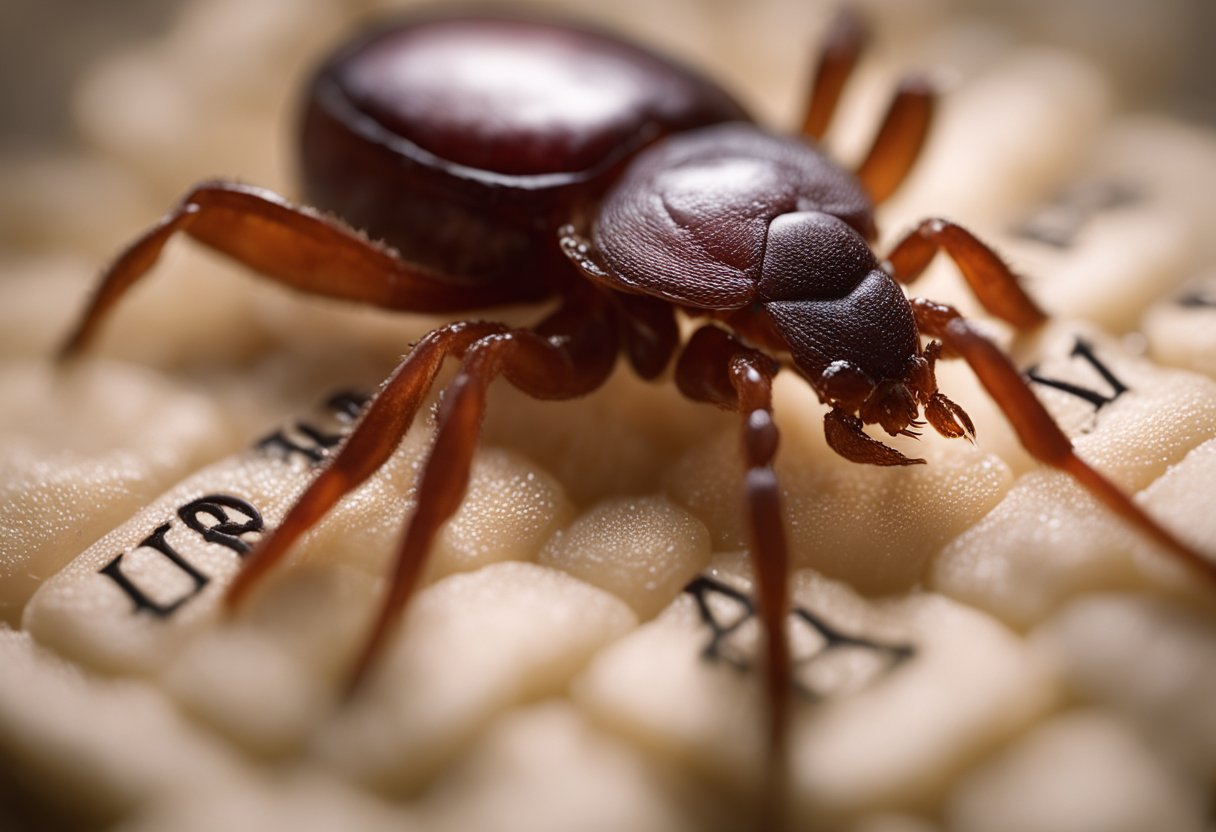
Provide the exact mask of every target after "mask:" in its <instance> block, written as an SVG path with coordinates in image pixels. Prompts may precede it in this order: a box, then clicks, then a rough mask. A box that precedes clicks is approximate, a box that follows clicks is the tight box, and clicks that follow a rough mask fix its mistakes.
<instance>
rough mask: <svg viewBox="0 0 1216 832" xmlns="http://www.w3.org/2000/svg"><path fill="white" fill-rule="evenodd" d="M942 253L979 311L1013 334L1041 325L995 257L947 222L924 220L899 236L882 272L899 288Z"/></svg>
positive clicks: (1041, 318) (1038, 314) (1031, 305)
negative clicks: (1005, 325)
mask: <svg viewBox="0 0 1216 832" xmlns="http://www.w3.org/2000/svg"><path fill="white" fill-rule="evenodd" d="M939 249H940V250H944V251H945V252H946V254H948V255H950V258H951V259H952V260H954V262H955V264H956V265H957V266H958V268H959V271H960V272H962V275H963V277H964V278H965V279H966V280H967V283H968V284H969V285H970V286H971V291H973V292H975V296H976V297H977V298H978V299H979V302H980V303H981V304H982V305H983V307H984V308H985V309H987V310H988V311H989V312H991V313H992V314H993V315H995V316H997V317H998V318H1001V319H1003V320H1005V321H1008V322H1009V323H1011V324H1013V325H1014V326H1015V327H1017V328H1019V329H1030V328H1031V327H1034V326H1038V325H1039V324H1041V323H1043V322H1044V321H1045V320H1047V315H1046V314H1044V312H1043V310H1041V309H1039V306H1038V304H1036V303H1035V302H1034V301H1033V300H1031V298H1030V296H1029V295H1027V294H1026V292H1025V290H1023V289H1022V287H1021V285H1020V284H1019V283H1018V278H1017V275H1015V274H1014V273H1013V271H1012V270H1010V268H1009V267H1008V266H1007V265H1005V263H1004V261H1003V260H1001V258H1000V255H998V254H997V253H996V252H995V251H993V250H992V249H991V248H989V247H988V246H987V245H985V244H984V243H983V242H981V241H980V240H979V239H978V238H977V237H976V236H975V235H974V234H972V233H971V232H970V231H968V230H967V229H965V228H963V227H962V226H959V225H955V224H954V223H952V222H950V221H949V220H942V219H929V220H925V221H924V222H922V223H921V224H920V225H919V226H917V228H916V229H915V230H914V231H912V232H910V233H909V234H908V235H907V236H905V237H904V238H903V239H902V240H900V241H899V243H897V244H896V246H895V248H894V249H892V250H891V253H890V254H889V255H887V259H886V263H885V267H886V269H887V271H888V272H889V273H890V275H891V277H893V278H895V279H896V280H898V281H899V282H900V283H912V282H914V281H915V280H916V279H917V278H918V277H920V275H921V273H922V272H924V270H925V268H926V267H927V266H928V265H929V262H930V261H931V260H932V259H933V256H934V255H935V254H937V252H938V250H939Z"/></svg>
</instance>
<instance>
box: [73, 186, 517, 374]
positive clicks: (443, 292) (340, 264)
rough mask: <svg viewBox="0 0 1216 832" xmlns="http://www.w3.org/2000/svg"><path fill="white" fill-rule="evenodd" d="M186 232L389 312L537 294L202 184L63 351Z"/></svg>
mask: <svg viewBox="0 0 1216 832" xmlns="http://www.w3.org/2000/svg"><path fill="white" fill-rule="evenodd" d="M179 231H181V232H185V233H186V234H188V235H190V236H191V237H193V238H194V239H196V240H198V241H199V242H201V243H203V244H204V245H206V246H208V247H210V248H212V249H215V250H216V251H219V252H222V253H223V254H226V255H228V256H229V257H232V258H234V259H235V260H237V261H238V262H240V263H243V264H244V265H246V266H248V267H250V268H252V269H255V270H257V271H259V272H261V273H262V274H263V275H265V276H267V277H269V278H271V279H272V280H275V281H278V282H279V283H283V284H285V285H287V286H291V287H293V288H295V289H299V290H302V291H305V292H310V293H312V294H317V295H324V296H327V297H333V298H342V299H345V300H353V301H360V302H363V303H368V304H373V305H375V306H380V307H383V308H386V309H400V310H405V311H414V312H433V313H441V312H459V311H467V310H469V309H479V308H484V307H487V306H492V305H495V304H499V303H505V302H512V303H516V302H522V301H526V300H529V299H531V298H530V297H529V296H528V293H527V291H526V288H525V287H520V286H518V285H514V284H511V283H499V284H496V285H489V286H484V285H469V284H468V283H467V281H465V282H462V281H460V280H459V279H456V278H452V277H450V276H446V275H442V274H438V273H436V272H434V271H431V270H429V269H426V268H424V267H422V266H419V265H416V264H410V263H406V262H405V261H403V260H402V259H401V258H400V257H398V256H397V255H396V253H394V252H393V251H392V250H391V249H389V248H387V247H385V246H383V245H380V244H379V243H376V242H373V241H372V240H369V239H367V238H366V237H364V236H363V235H361V234H360V233H358V232H357V231H354V230H353V229H351V228H350V227H349V226H347V225H345V224H343V223H342V222H340V221H339V220H336V219H333V218H331V217H327V216H324V215H322V214H320V213H317V212H316V211H314V210H312V209H309V208H303V207H299V206H296V205H292V204H290V203H289V202H287V201H286V200H285V199H283V198H282V197H280V196H279V195H277V194H275V193H273V192H271V191H268V190H266V189H264V188H255V187H252V186H249V185H241V184H239V183H235V182H225V181H214V182H204V183H202V184H200V185H197V186H195V188H194V189H193V190H191V191H190V193H188V194H187V195H186V196H185V197H184V198H183V199H182V201H181V202H180V203H179V204H178V205H177V207H176V208H174V209H173V210H172V211H170V212H169V213H168V214H167V215H165V217H163V218H162V219H161V220H160V222H158V223H157V224H156V225H155V226H153V227H152V228H150V229H149V230H148V231H146V232H145V233H144V234H143V236H141V237H139V238H138V239H137V240H135V241H134V242H133V243H132V244H131V245H130V246H128V247H127V249H126V250H125V251H123V252H122V254H120V255H119V256H118V259H116V260H115V261H114V262H113V263H112V264H111V265H110V267H109V268H108V269H107V270H106V271H105V272H104V273H103V274H102V277H101V281H100V284H99V285H98V287H97V291H96V293H95V294H94V295H93V298H92V300H91V301H90V304H89V306H88V308H87V309H86V311H85V313H84V314H83V315H82V317H81V319H80V321H79V323H78V324H77V326H76V329H75V330H74V331H73V333H72V335H71V336H70V337H69V338H68V340H67V341H66V342H65V344H64V346H63V348H62V350H61V353H60V354H61V357H64V358H66V357H70V356H71V355H74V354H76V353H79V352H80V351H81V350H82V349H83V348H84V347H85V345H86V344H87V343H88V342H89V341H90V340H91V339H92V337H93V336H94V334H95V333H96V330H97V328H98V326H99V324H100V323H101V321H102V319H103V318H104V317H105V315H106V314H107V313H108V312H109V311H110V310H111V309H112V308H113V307H114V306H115V304H117V303H118V301H119V300H120V299H121V298H122V296H123V295H124V294H126V292H127V290H128V289H130V288H131V286H132V285H134V284H135V282H136V281H137V280H139V279H140V278H141V277H142V276H143V275H144V274H145V273H146V272H147V271H148V270H149V269H150V268H151V267H152V266H153V265H154V264H155V263H156V260H157V258H158V257H159V256H160V252H161V249H162V248H164V245H165V243H166V242H168V240H169V238H170V237H172V236H173V235H174V234H176V233H177V232H179Z"/></svg>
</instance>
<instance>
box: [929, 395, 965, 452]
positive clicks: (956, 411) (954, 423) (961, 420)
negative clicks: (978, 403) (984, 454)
mask: <svg viewBox="0 0 1216 832" xmlns="http://www.w3.org/2000/svg"><path fill="white" fill-rule="evenodd" d="M925 418H927V419H928V420H929V424H931V425H933V428H934V430H936V431H937V432H938V433H940V434H941V435H942V436H944V437H946V438H947V439H957V438H958V437H960V436H962V437H965V438H966V440H967V441H968V442H970V443H971V444H973V445H974V444H975V424H974V423H973V422H972V421H971V417H970V416H968V415H967V411H965V410H963V409H962V408H961V407H959V406H958V405H957V404H955V403H954V402H952V401H950V400H949V399H948V398H946V397H945V395H943V394H942V393H934V394H933V395H932V396H930V397H929V402H928V404H926V405H925Z"/></svg>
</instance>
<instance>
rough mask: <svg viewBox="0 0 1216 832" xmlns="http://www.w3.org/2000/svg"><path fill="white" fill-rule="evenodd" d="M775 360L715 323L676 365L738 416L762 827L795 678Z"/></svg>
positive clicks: (782, 782) (771, 804)
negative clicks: (759, 712)
mask: <svg viewBox="0 0 1216 832" xmlns="http://www.w3.org/2000/svg"><path fill="white" fill-rule="evenodd" d="M777 369H778V364H777V362H776V361H774V360H773V359H772V358H770V357H769V356H767V355H765V354H764V353H761V352H759V351H757V350H753V349H749V348H748V347H745V346H744V345H743V344H742V343H740V342H739V341H737V340H735V339H734V338H732V337H731V336H730V335H728V334H727V333H726V332H724V331H723V330H721V329H718V328H716V327H712V326H707V327H702V328H701V329H699V330H697V332H696V333H694V334H693V336H692V338H691V339H689V342H688V345H687V346H686V347H685V349H684V352H683V353H681V355H680V359H679V361H678V363H677V365H676V384H677V385H679V387H680V391H681V392H682V393H684V395H686V396H688V397H689V398H691V399H694V400H696V401H703V402H709V403H711V404H715V405H717V406H719V407H722V408H725V409H727V410H734V411H736V412H737V413H739V415H740V416H741V417H743V423H742V433H741V439H742V442H741V448H742V452H743V461H744V466H745V472H744V483H745V499H746V504H745V511H746V514H747V521H748V522H747V524H748V530H749V533H750V536H751V550H752V557H753V563H754V567H753V568H754V569H755V577H756V585H757V600H758V602H759V612H760V621H761V624H762V626H763V628H764V635H765V644H766V661H765V663H764V667H765V671H766V674H765V675H766V683H767V693H768V700H769V702H768V704H769V714H768V717H769V719H768V749H769V761H768V771H767V773H766V774H767V777H766V780H765V783H764V790H763V800H764V806H763V811H764V823H763V825H762V827H761V828H763V829H780V828H782V816H783V813H784V811H785V804H786V798H787V794H788V788H789V786H788V783H789V749H788V745H789V743H788V734H789V713H790V696H791V691H792V689H793V682H792V676H791V668H790V646H789V637H788V634H787V633H786V618H787V616H788V614H789V608H790V598H789V553H788V546H787V544H786V534H785V518H784V515H783V514H782V512H781V492H780V488H779V487H778V483H777V474H776V472H775V471H774V470H773V459H774V457H775V456H776V453H777V444H778V438H779V437H778V431H777V425H776V423H775V422H774V421H773V403H772V393H773V377H774V376H775V375H776V374H777Z"/></svg>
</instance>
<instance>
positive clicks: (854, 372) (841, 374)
mask: <svg viewBox="0 0 1216 832" xmlns="http://www.w3.org/2000/svg"><path fill="white" fill-rule="evenodd" d="M819 388H820V391H821V393H822V396H823V397H824V398H825V399H827V400H828V401H829V402H831V403H833V404H838V405H840V406H842V407H844V408H846V409H849V410H854V409H856V408H858V407H860V406H861V404H862V402H864V401H865V400H866V399H867V398H868V397H869V395H870V393H872V392H873V390H874V382H873V381H872V380H871V379H870V377H869V376H868V375H866V374H865V373H864V372H863V371H862V370H861V369H859V368H858V367H857V366H856V365H854V364H851V363H849V362H848V361H833V362H832V363H831V364H829V365H828V366H827V368H826V369H825V370H824V371H823V373H822V374H821V375H820V376H819Z"/></svg>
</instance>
